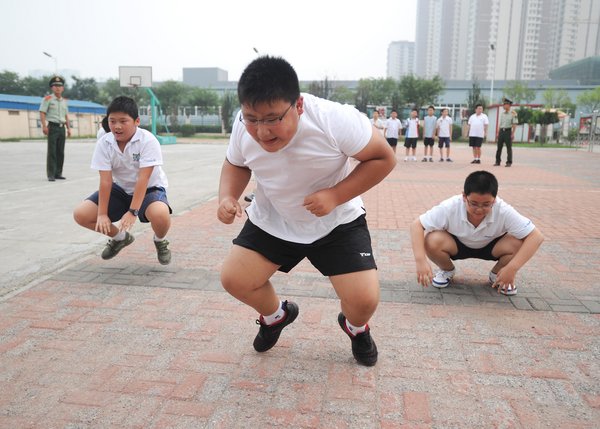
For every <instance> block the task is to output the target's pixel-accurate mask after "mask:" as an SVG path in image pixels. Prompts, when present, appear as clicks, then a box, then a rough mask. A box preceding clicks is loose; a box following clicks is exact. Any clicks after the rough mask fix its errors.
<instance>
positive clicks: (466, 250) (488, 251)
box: [450, 234, 506, 261]
mask: <svg viewBox="0 0 600 429" xmlns="http://www.w3.org/2000/svg"><path fill="white" fill-rule="evenodd" d="M450 235H451V236H452V238H454V242H455V243H456V247H457V248H458V253H457V254H456V255H454V256H450V259H452V260H453V261H456V260H457V259H484V260H486V261H497V260H498V258H496V257H494V256H493V255H492V249H493V248H494V246H495V245H496V243H497V242H498V241H500V239H501V238H502V237H504V236H505V235H506V234H503V235H501V236H500V237H498V238H494V239H493V240H492V241H491V242H490V243H489V244H488V245H487V246H485V247H482V248H481V249H472V248H470V247H467V246H465V245H464V244H463V243H462V242H461V241H460V240H459V239H458V238H456V237H455V236H454V235H452V234H450Z"/></svg>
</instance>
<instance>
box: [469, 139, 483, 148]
mask: <svg viewBox="0 0 600 429" xmlns="http://www.w3.org/2000/svg"><path fill="white" fill-rule="evenodd" d="M482 144H483V137H469V146H471V147H481V145H482Z"/></svg>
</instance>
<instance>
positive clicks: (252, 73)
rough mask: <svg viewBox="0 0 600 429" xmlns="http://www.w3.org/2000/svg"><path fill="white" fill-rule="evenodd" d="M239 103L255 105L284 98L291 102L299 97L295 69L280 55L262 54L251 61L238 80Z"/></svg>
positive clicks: (298, 84)
mask: <svg viewBox="0 0 600 429" xmlns="http://www.w3.org/2000/svg"><path fill="white" fill-rule="evenodd" d="M237 91H238V99H239V101H240V104H248V105H250V106H256V105H257V104H259V103H274V102H277V101H279V100H285V101H287V102H289V103H293V102H294V101H296V100H297V99H298V98H299V97H300V83H299V82H298V75H297V74H296V71H295V70H294V68H293V67H292V66H291V64H290V63H288V62H287V61H286V60H284V59H283V58H281V57H271V56H269V55H264V56H261V57H258V58H257V59H255V60H254V61H252V62H251V63H250V64H248V66H247V67H246V69H245V70H244V71H243V73H242V76H241V77H240V80H239V81H238V88H237Z"/></svg>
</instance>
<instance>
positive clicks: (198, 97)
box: [184, 88, 219, 107]
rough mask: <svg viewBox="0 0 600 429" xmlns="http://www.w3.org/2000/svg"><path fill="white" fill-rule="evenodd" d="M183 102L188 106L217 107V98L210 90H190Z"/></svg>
mask: <svg viewBox="0 0 600 429" xmlns="http://www.w3.org/2000/svg"><path fill="white" fill-rule="evenodd" d="M184 101H185V104H187V105H188V106H199V107H215V106H218V105H219V96H218V95H217V93H216V92H215V91H212V90H210V89H204V88H190V89H188V91H187V95H186V97H185V100H184Z"/></svg>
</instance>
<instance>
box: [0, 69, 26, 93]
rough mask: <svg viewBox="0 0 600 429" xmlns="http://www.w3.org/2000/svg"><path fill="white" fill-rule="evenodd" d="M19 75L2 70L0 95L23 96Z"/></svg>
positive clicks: (0, 74)
mask: <svg viewBox="0 0 600 429" xmlns="http://www.w3.org/2000/svg"><path fill="white" fill-rule="evenodd" d="M22 91H23V88H22V86H21V82H20V79H19V75H18V74H17V73H15V72H11V71H8V70H4V71H3V72H2V73H0V94H23V92H22Z"/></svg>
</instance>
